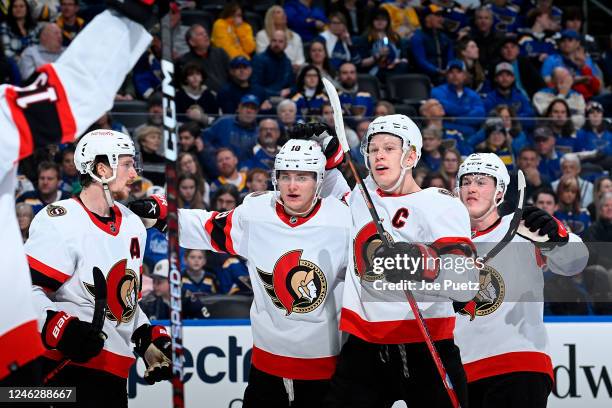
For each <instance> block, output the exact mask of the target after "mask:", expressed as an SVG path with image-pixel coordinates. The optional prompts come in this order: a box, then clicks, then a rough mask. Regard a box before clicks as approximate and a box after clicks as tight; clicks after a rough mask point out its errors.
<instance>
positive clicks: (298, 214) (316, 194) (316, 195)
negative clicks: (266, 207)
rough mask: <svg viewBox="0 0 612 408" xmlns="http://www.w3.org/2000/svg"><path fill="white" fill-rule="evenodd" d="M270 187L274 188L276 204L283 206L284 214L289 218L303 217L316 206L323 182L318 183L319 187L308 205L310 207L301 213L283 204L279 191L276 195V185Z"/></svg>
mask: <svg viewBox="0 0 612 408" xmlns="http://www.w3.org/2000/svg"><path fill="white" fill-rule="evenodd" d="M272 186H273V187H274V193H275V195H276V202H277V203H279V204H280V205H282V206H283V209H284V210H285V212H286V213H287V214H289V215H291V216H296V217H303V216H305V215H308V214H309V213H310V212H311V211H312V209H313V208H314V206H315V205H316V204H317V201H319V198H320V197H319V193H320V192H321V188H322V187H323V182H322V181H321V183H319V185H318V186H317V188H316V190H315V194H314V197H312V202H311V203H310V207H308V209H307V210H306V211H301V212H298V211H293V210H292V209H290V208H289V207H287V205H286V204H285V203H284V202H283V200H282V198H281V195H280V191H279V192H278V194H276V192H277V191H276V184H275V183H272Z"/></svg>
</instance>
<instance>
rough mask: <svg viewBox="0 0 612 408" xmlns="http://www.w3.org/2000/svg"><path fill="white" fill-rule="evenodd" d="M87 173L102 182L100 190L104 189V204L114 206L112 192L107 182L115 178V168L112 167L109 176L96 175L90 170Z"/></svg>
mask: <svg viewBox="0 0 612 408" xmlns="http://www.w3.org/2000/svg"><path fill="white" fill-rule="evenodd" d="M87 173H88V174H89V175H90V176H91V178H92V179H94V180H95V181H97V182H98V183H100V184H102V190H103V191H104V199H105V200H106V204H108V206H109V207H110V208H113V207H114V206H115V200H113V194H112V193H111V191H110V188H109V186H108V183H110V182H111V181H113V180H114V179H116V178H117V173H116V171H115V169H113V175H112V176H110V177H109V178H105V177H99V176H96V175H95V174H94V173H93V171H91V170H90V171H88V172H87Z"/></svg>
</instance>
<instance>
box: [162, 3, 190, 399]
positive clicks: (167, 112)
mask: <svg viewBox="0 0 612 408" xmlns="http://www.w3.org/2000/svg"><path fill="white" fill-rule="evenodd" d="M163 1H164V6H167V7H169V2H168V0H163ZM161 36H162V61H161V67H162V74H163V79H162V93H163V110H164V122H163V123H164V147H165V150H164V155H165V158H166V197H167V200H168V216H167V217H168V218H167V223H168V260H169V262H168V263H169V266H170V271H169V276H168V278H169V280H170V325H171V334H172V404H173V407H174V408H183V407H184V406H185V392H184V385H183V360H184V357H183V319H182V304H181V273H180V267H179V255H178V254H179V241H178V214H177V213H178V211H177V170H176V159H177V155H178V140H177V134H176V108H175V103H174V95H175V88H174V83H173V79H174V63H173V62H172V36H171V32H170V14H169V13H167V14H166V15H165V16H164V17H163V18H162V22H161Z"/></svg>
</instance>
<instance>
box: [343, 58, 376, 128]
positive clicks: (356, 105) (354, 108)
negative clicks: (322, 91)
mask: <svg viewBox="0 0 612 408" xmlns="http://www.w3.org/2000/svg"><path fill="white" fill-rule="evenodd" d="M338 82H339V83H340V87H339V92H338V97H339V98H340V104H341V105H342V110H343V111H344V113H345V114H346V115H348V116H356V117H357V118H360V117H363V116H372V114H373V113H374V104H375V103H376V101H375V100H374V97H373V96H372V95H370V93H369V92H366V91H363V90H362V91H360V90H359V83H358V82H357V68H356V67H355V64H353V63H351V62H345V63H343V64H342V65H340V68H339V71H338Z"/></svg>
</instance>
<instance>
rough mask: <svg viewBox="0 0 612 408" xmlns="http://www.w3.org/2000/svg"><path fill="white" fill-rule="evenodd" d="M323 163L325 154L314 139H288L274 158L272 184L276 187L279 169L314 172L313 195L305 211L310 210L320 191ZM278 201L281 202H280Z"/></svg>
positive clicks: (323, 173) (323, 174) (275, 188)
mask: <svg viewBox="0 0 612 408" xmlns="http://www.w3.org/2000/svg"><path fill="white" fill-rule="evenodd" d="M325 163H326V158H325V155H324V154H323V151H322V150H321V146H320V145H319V144H318V143H317V142H315V141H314V140H298V139H290V140H289V141H287V143H285V144H284V145H283V147H282V148H281V149H280V151H279V152H278V153H277V154H276V158H275V159H274V171H273V172H272V185H273V186H274V190H277V189H278V173H279V171H281V170H288V171H309V172H313V173H315V174H316V188H315V195H314V197H313V201H312V206H311V207H310V209H309V210H308V211H306V212H310V210H311V209H312V207H313V206H314V205H315V204H316V202H317V199H318V198H319V193H320V192H321V187H322V185H323V177H324V176H325ZM277 200H278V199H277ZM279 202H280V201H279ZM280 203H281V204H283V203H282V202H280ZM283 205H284V204H283ZM296 215H302V214H296Z"/></svg>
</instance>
